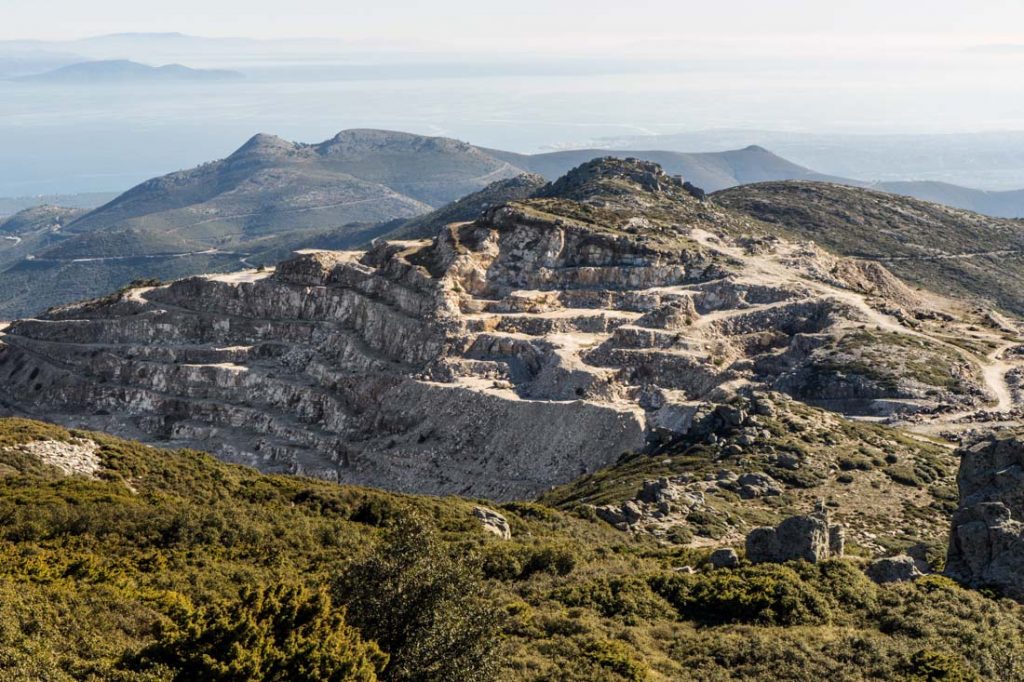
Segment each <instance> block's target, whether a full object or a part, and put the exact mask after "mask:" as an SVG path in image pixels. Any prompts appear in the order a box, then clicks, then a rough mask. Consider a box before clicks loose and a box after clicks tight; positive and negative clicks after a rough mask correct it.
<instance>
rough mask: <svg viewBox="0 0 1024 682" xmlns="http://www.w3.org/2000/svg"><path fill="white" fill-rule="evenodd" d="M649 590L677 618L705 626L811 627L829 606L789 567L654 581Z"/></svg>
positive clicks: (822, 620) (827, 617)
mask: <svg viewBox="0 0 1024 682" xmlns="http://www.w3.org/2000/svg"><path fill="white" fill-rule="evenodd" d="M651 587H652V588H653V589H654V591H655V592H656V593H658V594H659V595H661V596H662V597H664V598H665V599H666V600H667V601H668V602H669V603H670V604H671V605H672V606H673V607H674V608H675V609H676V611H678V612H679V615H680V616H682V617H683V618H686V619H688V620H695V621H700V622H704V623H732V622H736V623H760V624H766V625H813V624H821V623H827V622H828V621H829V620H830V619H831V615H832V614H831V610H830V608H829V604H828V601H827V600H826V599H825V597H823V596H822V595H821V594H820V593H819V592H818V590H816V589H815V588H814V586H813V585H811V584H809V583H807V582H806V581H804V580H803V579H802V578H801V577H800V575H799V574H798V573H797V572H796V571H795V570H793V569H792V568H791V567H789V566H784V565H779V564H764V565H760V566H753V567H747V568H743V569H740V570H735V571H711V572H707V573H695V574H692V575H688V574H674V575H666V576H659V577H656V578H654V579H653V580H652V581H651Z"/></svg>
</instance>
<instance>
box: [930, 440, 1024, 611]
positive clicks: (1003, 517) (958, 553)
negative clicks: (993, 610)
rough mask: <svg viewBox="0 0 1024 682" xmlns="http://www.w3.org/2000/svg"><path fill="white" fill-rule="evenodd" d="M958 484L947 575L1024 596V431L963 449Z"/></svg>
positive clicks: (964, 581)
mask: <svg viewBox="0 0 1024 682" xmlns="http://www.w3.org/2000/svg"><path fill="white" fill-rule="evenodd" d="M957 485H958V487H959V489H960V506H959V508H958V509H957V511H956V513H955V514H954V515H953V524H952V529H951V531H950V537H949V550H948V553H947V555H946V575H948V576H949V577H951V578H953V579H954V580H956V581H958V582H960V583H962V584H964V585H966V586H969V587H975V588H977V587H996V588H998V589H999V590H1001V591H1002V592H1003V593H1004V594H1006V595H1008V596H1010V597H1013V598H1015V599H1018V600H1020V599H1024V436H1022V435H1018V434H1013V435H1002V436H989V437H987V438H984V439H982V440H981V441H978V442H975V443H972V444H969V445H966V446H964V447H963V448H961V451H960V471H959V473H958V475H957Z"/></svg>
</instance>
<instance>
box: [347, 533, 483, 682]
mask: <svg viewBox="0 0 1024 682" xmlns="http://www.w3.org/2000/svg"><path fill="white" fill-rule="evenodd" d="M335 594H336V596H337V600H338V601H339V602H341V603H344V604H345V605H346V607H347V612H348V620H349V622H350V623H352V624H353V625H355V626H356V627H358V628H359V629H360V631H361V632H362V633H363V636H364V637H367V638H369V639H373V640H374V641H376V642H377V643H378V644H379V645H380V647H381V648H382V649H384V651H386V652H387V653H388V654H389V656H390V660H389V662H388V665H387V666H386V667H385V668H384V671H383V672H382V673H381V674H380V678H381V679H382V680H387V681H389V682H441V681H445V682H447V681H450V680H460V681H463V682H483V681H485V680H492V679H494V678H495V676H496V674H497V670H498V668H499V667H500V666H499V662H500V659H499V656H498V648H499V645H500V641H501V616H500V608H499V607H497V606H496V605H495V604H494V600H493V598H492V595H491V594H490V592H489V590H488V587H487V584H486V583H485V581H484V580H483V578H482V576H481V574H480V570H479V568H478V567H477V566H476V565H475V564H474V563H473V562H469V561H465V560H463V558H457V557H453V556H452V554H451V553H450V550H449V548H448V547H447V546H446V544H445V543H444V542H442V541H441V540H440V539H439V538H438V536H437V533H436V532H435V531H433V530H432V529H431V528H430V527H429V526H428V525H427V523H426V522H424V521H423V520H422V519H420V518H418V517H416V516H412V515H406V516H403V517H401V518H400V519H399V520H398V521H396V522H395V523H394V524H393V525H392V526H391V527H390V528H389V529H388V531H387V533H386V535H385V537H384V539H383V540H382V541H381V542H380V544H379V545H378V546H377V547H376V548H375V549H374V551H373V552H372V553H371V554H370V555H369V556H368V557H366V558H365V559H363V560H361V561H359V562H357V563H356V564H354V565H352V566H350V567H349V568H348V570H347V571H346V572H345V573H344V574H343V575H342V576H341V577H340V578H339V579H338V580H337V582H336V586H335Z"/></svg>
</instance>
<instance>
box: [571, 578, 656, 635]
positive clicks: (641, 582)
mask: <svg viewBox="0 0 1024 682" xmlns="http://www.w3.org/2000/svg"><path fill="white" fill-rule="evenodd" d="M554 597H555V599H557V600H558V601H560V602H562V603H563V604H565V605H566V606H576V607H579V606H585V607H588V608H592V609H594V610H596V611H597V612H598V613H600V614H601V615H602V616H605V617H608V618H613V617H614V618H621V619H622V621H623V622H624V623H626V624H628V625H637V624H639V623H640V622H642V621H644V620H654V619H660V618H666V617H668V616H669V614H670V613H671V606H670V605H669V604H668V602H666V601H665V600H664V599H662V598H661V597H660V596H658V595H657V594H655V593H654V591H653V590H652V589H651V586H650V584H648V580H647V579H645V578H643V577H641V576H614V577H601V578H594V579H592V580H589V581H587V582H584V583H576V584H574V585H570V586H568V587H564V588H562V589H561V590H558V591H557V592H555V594H554Z"/></svg>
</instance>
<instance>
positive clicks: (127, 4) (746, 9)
mask: <svg viewBox="0 0 1024 682" xmlns="http://www.w3.org/2000/svg"><path fill="white" fill-rule="evenodd" d="M0 17H2V21H0V38H3V39H20V38H39V39H72V38H80V37H84V36H89V35H96V34H102V33H112V32H129V31H180V32H184V33H191V34H197V35H209V36H250V37H260V38H286V37H329V38H342V39H346V40H360V41H368V42H370V43H375V42H383V43H387V44H391V45H394V44H395V43H396V42H397V43H402V44H408V45H410V46H412V45H420V46H425V47H434V48H437V47H453V48H463V49H473V50H480V49H487V48H488V47H490V46H494V47H496V48H500V49H503V50H511V49H516V48H519V49H524V50H540V51H551V52H588V53H593V52H600V51H601V50H602V49H619V50H622V49H630V50H635V51H637V52H653V53H656V52H662V51H664V52H672V51H682V52H685V51H686V49H685V48H686V47H687V46H688V45H690V46H694V47H696V46H698V45H701V44H704V43H708V42H711V43H716V44H718V45H721V46H731V47H733V48H735V49H737V50H740V51H744V52H745V51H749V50H750V48H751V41H757V44H758V45H759V46H760V47H762V48H764V47H766V46H772V45H775V46H778V47H779V48H781V49H785V50H791V51H794V52H800V51H805V50H815V51H817V50H827V51H844V52H857V51H863V52H867V51H870V50H873V49H877V48H879V47H883V48H888V49H895V48H897V47H898V48H900V49H916V48H918V47H930V46H935V45H970V44H988V43H1024V29H1022V27H1024V1H1022V0H971V1H970V2H965V1H964V0H856V1H855V2H830V1H828V0H770V1H769V0H718V1H717V2H708V1H707V0H699V1H692V0H629V2H621V0H615V1H614V2H611V1H607V0H589V1H588V0H515V1H513V2H489V1H488V0H361V1H360V2H351V1H348V0H290V1H288V2H281V1H280V0H175V1H174V2H153V1H152V0H150V1H144V0H90V1H89V2H82V0H30V1H26V0H0Z"/></svg>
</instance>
